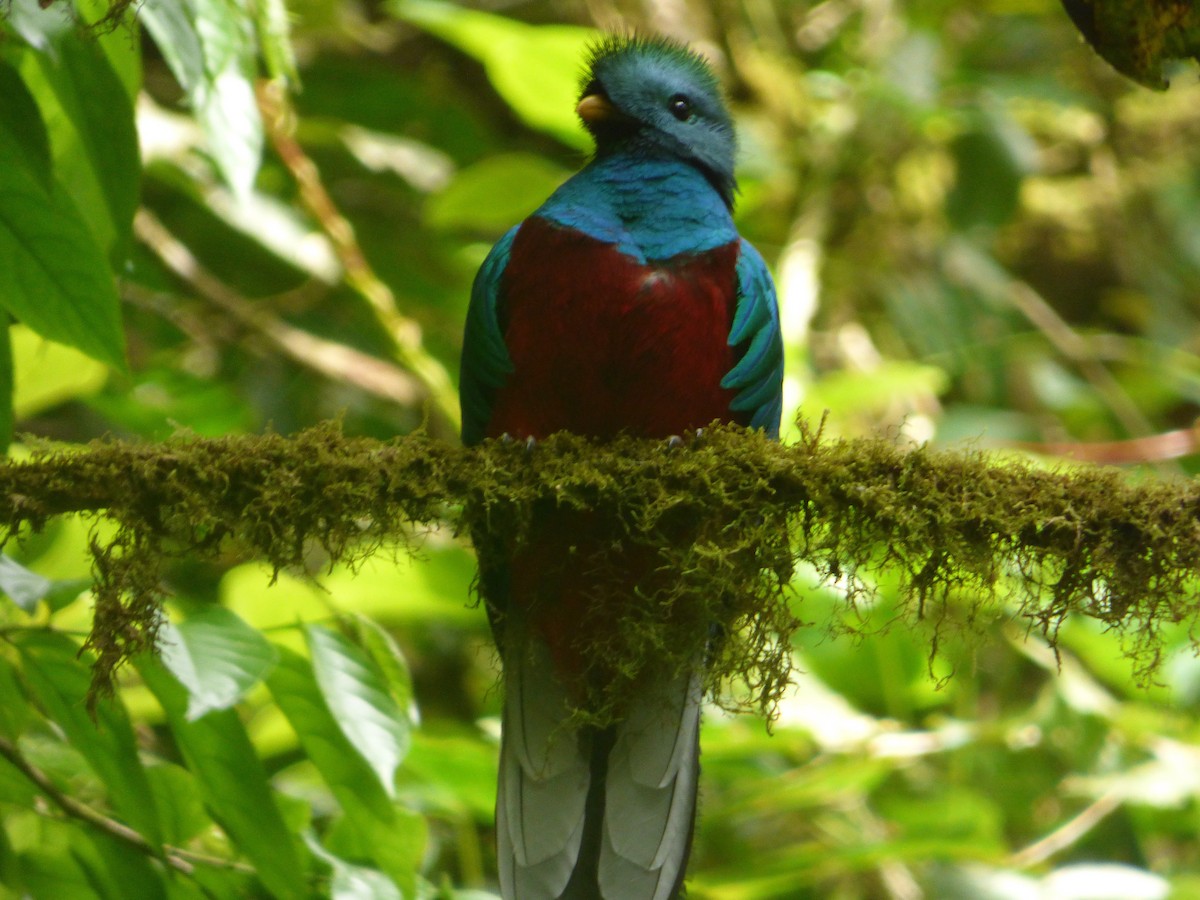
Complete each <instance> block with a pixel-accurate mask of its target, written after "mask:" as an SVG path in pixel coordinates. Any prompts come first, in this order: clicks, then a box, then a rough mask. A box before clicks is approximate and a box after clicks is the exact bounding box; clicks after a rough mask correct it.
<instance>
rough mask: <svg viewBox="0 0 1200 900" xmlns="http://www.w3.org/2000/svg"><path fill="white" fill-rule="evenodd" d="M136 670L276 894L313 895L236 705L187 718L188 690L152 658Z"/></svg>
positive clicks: (217, 815)
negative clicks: (195, 717)
mask: <svg viewBox="0 0 1200 900" xmlns="http://www.w3.org/2000/svg"><path fill="white" fill-rule="evenodd" d="M138 671H139V672H140V673H141V675H142V677H143V678H144V679H145V681H146V683H147V684H148V685H149V687H150V689H151V690H152V691H153V692H154V696H155V697H156V698H157V699H158V701H159V703H160V704H161V705H162V708H163V711H164V712H165V713H166V715H167V721H168V722H169V723H170V726H171V733H172V735H173V736H174V739H175V743H176V745H177V746H178V748H179V751H180V753H182V755H183V758H184V761H185V763H186V764H187V767H188V770H189V771H191V773H192V774H193V775H194V776H195V778H196V784H197V786H198V787H199V789H200V796H201V797H202V798H203V799H204V805H205V806H206V807H207V808H208V811H209V813H210V814H211V815H212V817H213V819H215V820H216V821H217V823H218V824H220V825H221V827H222V828H223V829H225V831H226V832H228V834H229V836H230V838H231V839H232V841H233V842H234V844H235V845H236V846H237V849H238V851H239V852H240V853H242V854H244V855H245V857H246V858H247V859H248V860H250V862H251V863H253V865H254V866H255V868H256V869H257V871H258V875H259V877H260V878H261V879H262V882H263V884H264V885H265V886H266V887H267V889H268V890H269V891H271V893H272V894H274V895H276V896H278V897H285V898H290V897H295V898H302V897H308V896H309V890H308V885H307V864H306V863H307V859H306V858H305V856H303V855H302V853H301V850H302V848H301V847H300V844H299V842H298V841H297V840H296V839H295V838H294V837H293V836H292V834H291V833H290V832H289V830H288V828H287V826H286V825H285V824H284V820H283V816H282V815H281V814H280V811H279V808H278V807H277V806H276V804H275V798H274V796H273V795H272V791H271V786H270V784H269V783H268V781H267V776H266V772H265V771H264V770H263V766H262V762H261V761H260V760H259V758H258V756H257V754H256V753H255V752H254V747H253V745H252V744H251V743H250V739H249V737H247V735H246V729H245V727H244V726H243V725H242V723H241V721H240V720H239V719H238V716H237V712H236V711H235V710H232V709H224V710H216V711H214V712H211V713H209V714H208V715H207V716H204V717H203V718H201V719H197V720H195V721H189V720H188V718H187V707H188V694H187V690H186V689H185V688H184V687H183V686H182V685H181V684H180V683H179V682H178V681H176V680H175V678H174V676H173V675H171V674H170V673H169V672H168V671H167V670H166V669H165V668H163V667H162V666H161V665H159V664H158V663H157V662H155V661H153V660H146V659H144V660H141V661H139V663H138Z"/></svg>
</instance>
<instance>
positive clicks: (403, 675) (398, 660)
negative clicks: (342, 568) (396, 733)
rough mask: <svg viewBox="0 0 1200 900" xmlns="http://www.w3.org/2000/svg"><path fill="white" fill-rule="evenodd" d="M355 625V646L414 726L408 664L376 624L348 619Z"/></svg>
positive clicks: (359, 618) (416, 717) (364, 619)
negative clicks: (367, 658)
mask: <svg viewBox="0 0 1200 900" xmlns="http://www.w3.org/2000/svg"><path fill="white" fill-rule="evenodd" d="M351 618H352V620H353V622H354V625H355V633H356V636H357V638H358V643H359V644H360V645H361V646H362V648H363V649H364V650H366V651H367V653H368V654H369V655H370V657H371V660H372V662H374V663H375V665H376V666H377V667H378V668H379V673H380V674H381V675H382V676H383V678H384V682H385V683H386V685H387V689H388V691H389V692H390V693H391V695H392V697H394V698H395V700H396V703H397V704H399V706H400V709H401V710H402V711H403V712H404V713H405V714H406V715H407V717H408V721H409V722H410V723H411V724H413V725H415V724H416V723H417V722H418V720H419V714H418V712H417V703H416V698H415V696H414V694H413V683H412V672H410V671H409V669H408V661H407V660H406V659H405V658H404V654H403V653H401V652H400V648H399V647H398V646H396V642H395V641H394V640H393V639H392V636H391V635H390V634H388V633H387V632H386V631H385V630H384V629H383V628H382V626H380V625H379V623H378V622H376V621H374V620H373V619H368V618H367V617H366V616H361V615H354V616H352V617H351Z"/></svg>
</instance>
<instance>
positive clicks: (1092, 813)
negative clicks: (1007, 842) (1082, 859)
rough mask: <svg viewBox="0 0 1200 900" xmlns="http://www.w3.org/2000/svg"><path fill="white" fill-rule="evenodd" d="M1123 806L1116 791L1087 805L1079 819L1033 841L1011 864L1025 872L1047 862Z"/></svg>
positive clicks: (1017, 854)
mask: <svg viewBox="0 0 1200 900" xmlns="http://www.w3.org/2000/svg"><path fill="white" fill-rule="evenodd" d="M1120 805H1121V798H1120V797H1119V796H1118V795H1117V793H1116V792H1115V791H1108V792H1107V793H1104V794H1101V795H1100V796H1099V797H1097V798H1096V799H1095V800H1094V801H1093V802H1092V803H1089V804H1088V805H1087V806H1085V807H1084V808H1083V810H1082V811H1081V812H1080V813H1079V814H1078V815H1077V816H1075V817H1074V818H1072V819H1069V820H1068V821H1066V822H1064V823H1063V824H1062V825H1060V826H1059V827H1058V828H1056V829H1054V830H1053V831H1052V832H1050V833H1049V834H1048V835H1046V836H1045V837H1044V838H1041V839H1040V840H1037V841H1034V842H1033V843H1032V844H1030V845H1029V846H1028V847H1026V848H1025V849H1023V850H1018V851H1017V852H1016V853H1014V854H1013V855H1012V856H1010V857H1009V859H1008V862H1009V865H1011V866H1014V867H1015V868H1018V869H1024V868H1027V867H1029V866H1035V865H1037V864H1038V863H1041V862H1045V861H1046V860H1048V859H1049V858H1050V857H1052V856H1054V855H1055V854H1056V853H1061V852H1062V851H1063V850H1065V849H1067V848H1068V847H1070V846H1071V845H1072V844H1074V843H1076V842H1078V841H1079V839H1080V838H1082V837H1083V836H1084V835H1086V834H1087V833H1088V832H1089V831H1091V830H1092V829H1093V828H1095V827H1096V826H1097V825H1099V824H1100V822H1101V821H1102V820H1103V819H1104V818H1106V817H1107V816H1108V815H1109V814H1110V813H1112V812H1114V811H1115V810H1116V809H1117V808H1118V807H1119V806H1120Z"/></svg>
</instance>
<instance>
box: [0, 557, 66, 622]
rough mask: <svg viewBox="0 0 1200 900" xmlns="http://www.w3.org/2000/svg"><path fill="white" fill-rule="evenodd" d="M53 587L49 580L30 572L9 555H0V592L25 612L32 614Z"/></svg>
mask: <svg viewBox="0 0 1200 900" xmlns="http://www.w3.org/2000/svg"><path fill="white" fill-rule="evenodd" d="M53 585H54V582H52V581H51V580H50V579H49V578H43V577H42V576H41V575H39V574H37V573H36V572H31V571H29V570H28V569H27V568H25V567H24V566H23V565H21V564H20V563H18V562H17V561H16V560H15V559H13V558H12V557H11V556H9V555H8V554H7V553H0V592H3V593H4V594H5V595H6V596H7V597H8V599H9V600H11V601H12V602H13V603H15V604H17V606H19V607H21V609H23V610H25V612H27V613H32V612H33V611H34V610H35V609H36V608H37V605H38V601H39V600H41V599H42V598H43V597H45V596H46V595H47V594H48V593H50V588H51V587H53Z"/></svg>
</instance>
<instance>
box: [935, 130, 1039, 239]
mask: <svg viewBox="0 0 1200 900" xmlns="http://www.w3.org/2000/svg"><path fill="white" fill-rule="evenodd" d="M951 149H952V152H953V156H954V163H955V167H956V170H957V176H956V178H955V181H954V187H953V189H951V191H950V193H949V194H948V195H947V197H946V214H947V215H948V216H949V217H950V221H951V222H952V223H953V224H954V226H955V227H956V228H958V229H960V230H966V229H969V228H972V227H974V226H979V225H983V226H997V225H1003V224H1004V223H1005V222H1007V221H1008V220H1009V219H1011V218H1012V216H1013V214H1014V213H1015V212H1016V211H1017V206H1018V205H1019V203H1020V193H1021V182H1022V180H1023V179H1024V177H1025V175H1026V174H1027V173H1028V172H1030V171H1032V170H1033V169H1034V167H1035V165H1036V160H1037V147H1036V145H1034V143H1033V141H1032V139H1031V138H1030V137H1029V135H1028V134H1027V133H1026V132H1025V131H1024V130H1023V129H1022V128H1021V126H1020V125H1018V124H1017V122H1015V121H1014V120H1013V119H1012V118H1011V117H1010V116H1008V115H1007V114H1006V113H1004V112H1003V111H1002V110H988V111H986V112H985V113H984V114H983V115H981V116H979V118H978V120H977V121H976V122H975V123H973V127H971V128H970V129H969V130H967V131H965V132H964V133H963V134H961V135H960V136H959V137H958V139H957V140H955V142H954V144H953V147H952V148H951Z"/></svg>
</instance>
